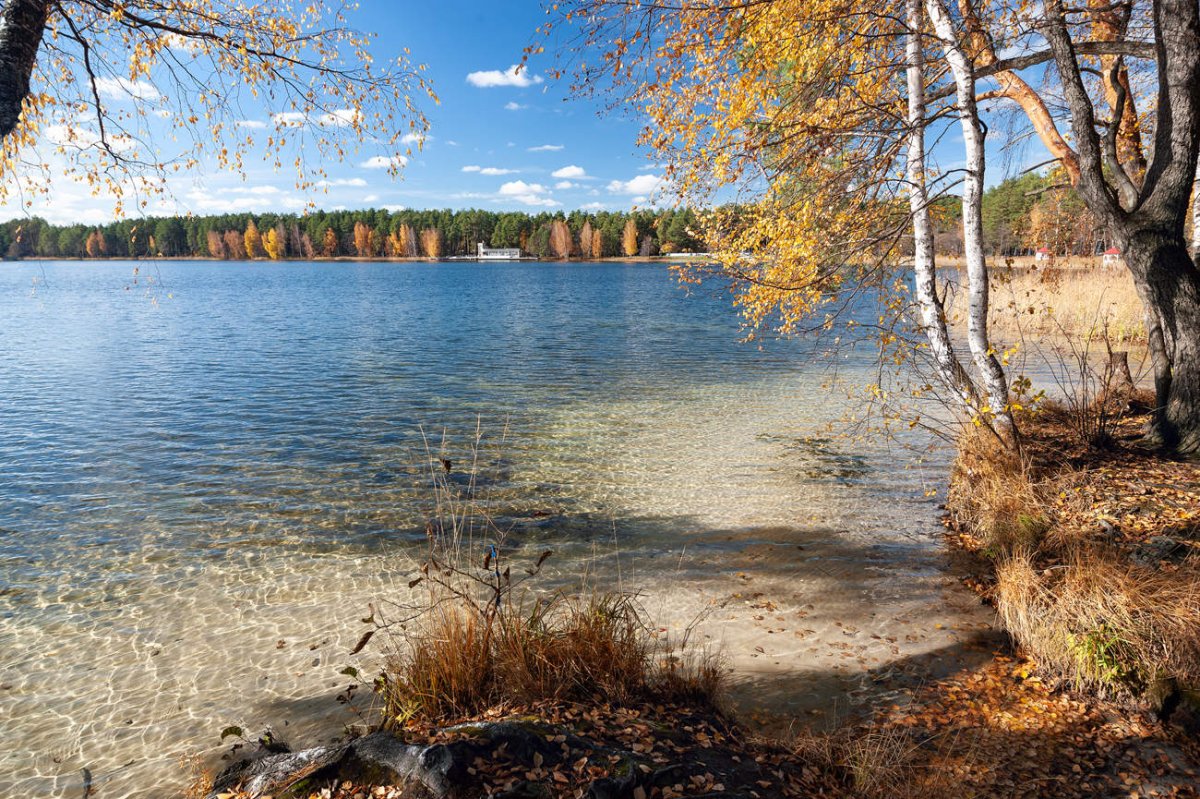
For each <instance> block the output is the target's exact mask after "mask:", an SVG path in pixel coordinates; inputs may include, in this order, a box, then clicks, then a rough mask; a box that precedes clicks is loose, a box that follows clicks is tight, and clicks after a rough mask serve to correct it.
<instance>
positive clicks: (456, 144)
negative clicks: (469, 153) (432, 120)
mask: <svg viewBox="0 0 1200 799" xmlns="http://www.w3.org/2000/svg"><path fill="white" fill-rule="evenodd" d="M446 144H447V145H448V146H450V147H457V146H458V142H456V141H455V140H454V139H447V140H446Z"/></svg>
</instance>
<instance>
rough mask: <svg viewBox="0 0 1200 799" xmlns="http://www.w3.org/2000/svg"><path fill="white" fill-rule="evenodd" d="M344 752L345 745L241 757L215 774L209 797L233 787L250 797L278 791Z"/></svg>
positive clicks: (273, 793)
mask: <svg viewBox="0 0 1200 799" xmlns="http://www.w3.org/2000/svg"><path fill="white" fill-rule="evenodd" d="M345 752H346V747H344V746H318V747H315V748H313V749H305V750H303V751H301V752H288V753H285V754H268V755H266V756H265V757H260V758H258V759H257V760H241V761H239V762H237V763H234V764H233V765H231V766H229V768H227V769H225V770H224V771H222V772H221V773H220V774H219V775H218V776H217V778H216V780H214V781H213V788H212V791H211V792H210V793H209V799H212V797H215V796H216V795H217V794H219V793H224V792H226V791H228V790H229V789H230V788H233V787H235V786H239V787H241V788H242V790H244V791H246V792H248V793H250V794H251V795H252V796H259V795H264V794H270V795H275V794H280V793H282V792H283V791H286V790H288V789H289V788H291V787H292V786H294V785H295V784H296V783H298V782H300V781H301V780H304V779H306V778H307V777H310V776H312V775H313V774H315V773H317V772H320V771H324V770H325V769H326V768H327V767H329V766H331V765H334V764H335V763H337V762H338V761H339V760H340V759H341V758H342V756H343V755H344V754H345Z"/></svg>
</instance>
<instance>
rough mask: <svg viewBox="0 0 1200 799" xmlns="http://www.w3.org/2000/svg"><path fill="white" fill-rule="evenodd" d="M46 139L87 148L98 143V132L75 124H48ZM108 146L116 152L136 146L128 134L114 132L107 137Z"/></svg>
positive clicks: (53, 142) (58, 143) (63, 144)
mask: <svg viewBox="0 0 1200 799" xmlns="http://www.w3.org/2000/svg"><path fill="white" fill-rule="evenodd" d="M46 139H47V140H49V141H50V143H52V144H56V145H58V146H59V147H78V148H80V149H87V148H89V147H98V146H99V145H100V134H99V133H97V132H96V131H94V130H92V129H91V128H83V127H76V126H75V125H50V126H49V127H47V128H46ZM108 146H109V147H111V148H112V149H113V150H115V151H117V152H128V151H130V150H132V149H134V147H136V146H137V143H136V142H135V141H134V140H133V139H132V138H131V137H129V136H126V135H123V134H120V133H118V134H114V135H111V136H109V137H108Z"/></svg>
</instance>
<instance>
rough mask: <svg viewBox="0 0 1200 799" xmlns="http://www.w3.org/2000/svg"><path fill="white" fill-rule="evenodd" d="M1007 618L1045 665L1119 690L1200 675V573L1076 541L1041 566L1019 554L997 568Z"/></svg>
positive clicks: (1095, 686)
mask: <svg viewBox="0 0 1200 799" xmlns="http://www.w3.org/2000/svg"><path fill="white" fill-rule="evenodd" d="M996 577H997V586H996V608H997V611H998V612H999V613H1000V617H1001V619H1002V620H1003V622H1004V625H1005V627H1006V628H1007V629H1008V630H1009V631H1010V632H1011V633H1012V634H1013V635H1014V636H1016V638H1017V640H1019V641H1020V642H1021V645H1022V646H1023V647H1025V649H1026V650H1028V651H1029V653H1030V654H1032V655H1033V656H1034V658H1035V659H1036V660H1037V661H1038V663H1039V664H1040V665H1041V666H1042V667H1043V668H1044V669H1048V670H1050V671H1051V672H1052V673H1054V674H1056V675H1058V676H1060V677H1062V678H1065V679H1067V680H1069V681H1070V682H1071V683H1072V684H1074V685H1076V686H1078V687H1081V688H1085V689H1089V690H1093V691H1096V692H1097V693H1100V694H1106V695H1113V694H1125V693H1133V694H1140V693H1144V692H1147V691H1149V692H1151V693H1156V692H1158V691H1159V687H1160V686H1161V685H1162V684H1163V683H1166V682H1174V683H1176V684H1179V685H1196V684H1198V683H1200V574H1197V573H1196V571H1195V570H1193V569H1188V568H1184V569H1179V570H1176V571H1172V572H1163V571H1161V570H1159V569H1155V568H1150V567H1146V566H1140V565H1137V564H1134V563H1130V562H1128V561H1127V560H1125V559H1122V558H1120V557H1118V556H1117V554H1116V553H1112V552H1105V551H1103V550H1100V549H1095V548H1092V549H1082V548H1079V549H1075V550H1073V551H1072V552H1071V553H1070V555H1069V558H1068V560H1067V561H1066V562H1065V563H1063V564H1062V565H1060V566H1056V567H1053V568H1046V569H1040V570H1039V568H1038V567H1037V566H1036V565H1035V563H1034V561H1033V558H1032V556H1031V555H1029V554H1028V553H1016V554H1013V555H1012V556H1011V557H1009V558H1007V559H1006V560H1004V562H1002V563H1000V564H999V565H998V567H997V570H996Z"/></svg>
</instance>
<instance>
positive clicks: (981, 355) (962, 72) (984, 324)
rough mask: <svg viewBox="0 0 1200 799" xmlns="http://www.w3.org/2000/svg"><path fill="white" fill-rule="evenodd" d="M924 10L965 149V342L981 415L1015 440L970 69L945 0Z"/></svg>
mask: <svg viewBox="0 0 1200 799" xmlns="http://www.w3.org/2000/svg"><path fill="white" fill-rule="evenodd" d="M925 7H926V10H927V11H928V13H929V18H930V20H931V21H932V22H933V28H934V30H935V31H936V32H937V37H938V39H939V40H941V43H942V47H943V49H944V51H945V53H946V61H947V62H948V63H949V64H950V71H951V73H952V74H953V75H954V87H955V94H956V96H957V100H958V118H959V121H960V122H961V123H962V131H963V142H964V144H965V146H966V151H967V168H966V177H965V178H964V179H963V188H962V214H963V254H964V255H965V256H966V262H967V296H968V303H967V344H968V345H969V346H970V348H971V356H972V359H973V360H974V361H975V368H976V369H977V370H978V372H979V377H980V380H981V382H982V384H983V388H984V391H985V392H986V394H987V408H986V413H985V412H982V411H983V410H984V409H981V413H980V416H982V417H983V419H984V421H988V422H994V424H995V426H996V427H997V428H998V430H997V432H998V433H1000V434H1001V437H1003V438H1004V439H1005V440H1006V441H1007V442H1008V443H1010V444H1013V445H1014V446H1015V444H1016V427H1015V425H1014V424H1013V418H1012V412H1011V409H1010V408H1009V403H1008V379H1007V377H1006V376H1005V374H1004V368H1003V367H1002V366H1001V365H1000V360H999V359H998V358H997V357H996V353H995V351H994V350H993V349H992V344H991V340H990V338H989V337H988V302H989V298H988V288H989V287H988V273H987V260H986V258H985V257H984V252H983V170H984V166H985V164H986V161H985V157H984V148H983V127H982V125H981V124H980V120H979V106H978V104H977V103H976V100H975V70H974V67H973V66H972V64H971V61H970V59H969V58H968V57H967V53H966V51H965V50H964V49H963V46H962V43H961V42H960V41H959V39H958V34H957V32H956V31H955V29H954V23H953V21H952V20H951V17H950V11H949V9H947V8H946V5H945V2H944V0H926V2H925Z"/></svg>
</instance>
